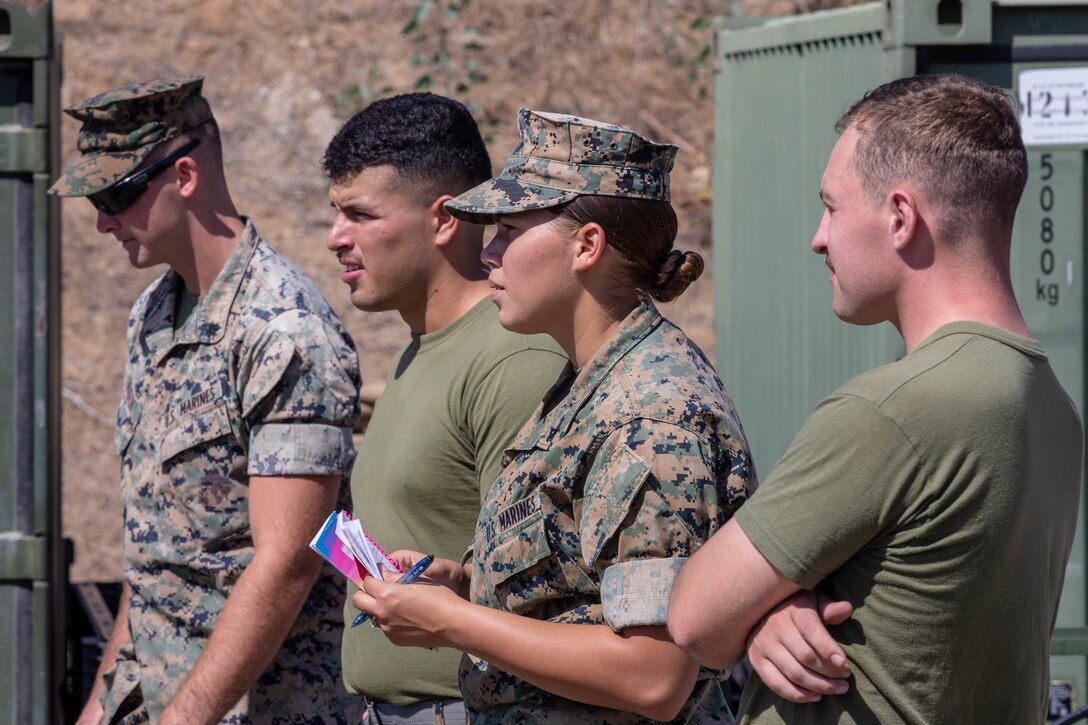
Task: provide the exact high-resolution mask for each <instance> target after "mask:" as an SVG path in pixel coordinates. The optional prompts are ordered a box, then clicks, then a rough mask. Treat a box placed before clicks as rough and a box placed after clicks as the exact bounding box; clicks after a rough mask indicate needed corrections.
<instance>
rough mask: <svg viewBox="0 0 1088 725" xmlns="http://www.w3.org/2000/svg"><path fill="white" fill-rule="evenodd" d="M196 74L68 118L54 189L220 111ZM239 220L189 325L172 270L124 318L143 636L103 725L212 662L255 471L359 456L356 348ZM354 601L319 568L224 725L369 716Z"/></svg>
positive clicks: (244, 556)
mask: <svg viewBox="0 0 1088 725" xmlns="http://www.w3.org/2000/svg"><path fill="white" fill-rule="evenodd" d="M201 80H202V79H200V78H199V77H195V78H187V79H181V80H178V81H153V82H150V83H144V84H135V85H130V86H124V87H121V88H119V89H117V90H115V91H111V92H109V93H106V94H102V95H100V96H97V97H95V98H92V99H90V100H89V101H86V102H85V103H83V104H80V105H78V106H75V107H73V108H70V109H67V110H68V112H69V113H70V114H71V115H72V116H74V117H76V118H77V119H79V120H82V121H83V122H84V125H83V129H82V131H81V134H80V144H79V147H80V150H81V152H83V154H84V158H83V159H82V160H81V161H79V162H77V163H75V164H73V165H72V166H71V167H69V169H68V170H67V171H66V172H65V175H64V176H63V177H62V178H61V179H60V181H58V182H57V185H56V186H55V187H54V191H55V192H56V193H61V194H63V195H68V196H86V195H90V194H95V193H98V192H100V191H103V190H108V189H109V187H110V185H111V184H113V183H115V182H116V181H118V180H119V179H120V178H121V177H123V176H125V175H126V174H129V173H131V172H132V171H133V169H135V168H136V167H137V166H139V165H140V164H141V163H142V162H143V161H144V160H145V159H146V157H147V154H148V153H149V152H150V150H151V149H153V148H154V147H155V145H157V144H158V143H160V142H162V141H166V140H168V139H170V138H173V137H174V136H177V135H179V134H181V133H184V132H186V131H189V130H191V129H193V128H195V127H197V126H199V125H200V124H203V123H205V122H207V121H208V120H209V119H211V112H210V110H209V109H208V105H207V102H206V101H205V100H204V99H203V98H202V97H201V96H200V95H199V94H200V87H201ZM96 206H97V204H96ZM118 213H123V212H118ZM239 219H240V221H241V222H243V223H244V229H243V230H242V232H241V234H240V236H239V238H238V239H237V241H236V244H235V246H234V248H233V252H232V253H231V254H230V257H229V259H228V260H227V261H226V263H225V265H224V266H223V267H222V269H221V270H220V271H219V273H218V275H217V276H216V277H215V279H214V282H213V283H212V284H211V287H210V289H208V290H207V291H206V293H205V294H204V295H203V296H202V297H201V298H200V302H199V304H198V305H197V306H196V307H195V309H193V310H192V311H191V313H190V314H189V315H188V318H187V319H186V320H185V321H184V322H183V323H181V324H179V323H178V322H177V321H176V319H175V311H176V309H177V307H178V297H179V296H180V295H181V294H182V293H183V290H184V287H185V283H186V282H188V281H189V280H183V279H182V277H181V276H180V275H179V274H178V272H177V271H175V270H174V269H169V270H168V271H167V272H166V273H165V274H163V275H162V276H161V277H160V278H159V279H157V280H156V281H155V282H154V283H152V285H151V286H150V287H149V288H148V289H147V290H146V291H145V292H144V293H143V295H142V296H141V297H140V298H139V300H138V301H137V303H136V305H135V306H134V307H133V310H132V314H131V317H130V319H129V324H128V340H127V363H126V369H125V392H124V398H123V400H122V403H121V406H120V411H119V417H118V429H117V433H116V441H117V448H118V453H119V454H120V456H121V464H122V465H121V488H122V506H123V512H124V556H125V579H126V583H127V585H128V588H129V590H130V591H131V596H130V597H129V599H128V602H127V604H128V613H127V625H128V629H129V634H130V635H131V643H130V644H128V645H127V646H125V647H123V648H122V649H121V651H120V653H119V655H118V657H117V660H116V663H115V667H114V669H113V670H112V671H111V672H109V673H108V674H107V676H106V690H105V692H104V696H103V700H102V701H103V704H104V719H103V722H113V721H123V722H141V721H144V720H145V719H147V718H150V720H151V721H153V722H157V721H158V720H159V719H160V717H161V716H162V714H163V712H164V710H165V708H166V707H167V706H168V705H169V704H170V702H171V701H172V699H173V698H174V696H175V695H176V693H177V691H178V689H179V687H180V686H181V685H182V683H184V682H185V680H186V677H187V676H188V675H189V673H190V672H191V671H192V670H193V668H194V666H195V665H196V663H197V661H198V659H199V658H200V657H201V655H202V653H203V652H204V649H205V646H206V645H207V643H208V640H209V638H210V637H211V635H212V631H213V629H214V628H215V627H216V625H217V623H218V620H219V617H220V615H221V614H222V612H223V610H224V608H225V607H226V606H227V602H228V598H229V597H230V596H231V594H232V592H233V590H234V588H235V585H236V583H237V582H238V580H239V578H240V577H241V576H242V574H243V572H244V571H245V570H246V568H247V566H249V565H250V563H251V561H252V560H253V558H254V555H255V553H256V547H255V545H254V536H253V531H252V528H251V519H250V508H249V505H250V478H251V477H253V476H262V477H263V476H267V477H316V476H333V477H340V478H342V477H343V476H345V475H346V474H347V473H348V472H349V471H350V468H351V464H352V461H353V459H354V455H355V451H354V447H353V444H352V439H351V429H352V426H353V424H354V422H355V420H356V418H357V417H358V415H359V412H360V411H359V403H358V396H357V390H358V385H359V372H358V358H357V355H356V352H355V348H354V344H353V342H352V340H351V338H350V336H349V335H348V333H347V331H346V329H345V328H344V326H343V324H342V322H341V321H340V320H339V318H337V316H336V314H335V313H334V312H333V311H332V309H331V308H330V307H329V305H328V303H327V302H326V300H325V299H324V298H323V297H322V295H321V294H320V292H319V291H318V290H317V289H316V287H315V286H314V285H313V283H312V282H311V281H310V280H309V279H307V278H306V277H305V276H304V275H303V274H302V273H301V272H299V271H298V270H297V269H296V268H295V267H294V266H292V265H291V264H290V263H289V262H287V261H286V260H285V259H284V258H283V257H281V256H280V255H279V254H278V253H277V252H276V251H275V250H274V249H273V248H272V247H271V246H269V245H268V243H267V242H265V241H263V240H262V239H261V238H260V237H259V236H258V234H257V231H256V229H255V228H254V226H253V224H252V223H251V222H250V221H249V220H247V219H245V218H244V217H241V218H239ZM197 251H199V250H197ZM339 491H340V493H339V496H340V498H341V501H340V503H341V504H342V505H343V504H346V503H347V500H346V498H345V497H346V493H347V488H346V486H345V485H343V484H342V485H341V486H340V488H339ZM264 535H267V534H264ZM300 546H302V547H305V542H300ZM269 594H270V595H274V594H275V592H270V593H269ZM342 606H343V586H342V582H341V580H340V579H339V577H338V576H337V575H336V574H335V572H334V571H333V570H332V568H331V567H330V566H328V565H324V566H323V569H322V572H321V574H320V576H319V578H318V581H317V583H316V584H315V585H314V587H313V588H312V590H311V591H310V593H309V596H308V597H307V598H306V599H305V602H304V603H303V604H302V608H301V612H300V613H299V614H298V616H297V619H296V620H295V621H294V624H293V625H292V626H291V628H290V631H289V633H288V634H287V636H286V639H285V640H284V642H283V645H282V647H280V649H279V651H278V652H277V653H276V655H275V658H274V660H273V661H272V662H271V664H270V665H269V666H268V667H267V668H266V669H265V670H264V672H263V673H262V674H261V675H260V676H259V678H258V679H257V681H256V682H255V683H254V684H252V686H250V687H249V688H248V692H247V693H246V694H244V695H243V696H242V698H241V699H240V700H239V701H238V702H237V703H236V704H235V705H234V706H233V707H232V708H231V709H230V711H229V712H228V713H227V714H226V715H225V716H224V718H223V720H222V722H229V723H250V722H255V723H265V722H292V723H302V722H306V723H325V722H348V721H358V717H359V715H360V713H358V710H359V708H358V706H357V704H356V703H355V702H354V698H350V697H349V696H348V695H347V693H346V691H345V690H344V689H343V686H342V684H341V681H340V658H339V653H338V644H339V641H340V637H341V630H342V617H341V614H340V612H341V608H342ZM119 623H122V622H121V620H119ZM232 674H233V673H232ZM353 710H354V711H355V712H354V713H353Z"/></svg>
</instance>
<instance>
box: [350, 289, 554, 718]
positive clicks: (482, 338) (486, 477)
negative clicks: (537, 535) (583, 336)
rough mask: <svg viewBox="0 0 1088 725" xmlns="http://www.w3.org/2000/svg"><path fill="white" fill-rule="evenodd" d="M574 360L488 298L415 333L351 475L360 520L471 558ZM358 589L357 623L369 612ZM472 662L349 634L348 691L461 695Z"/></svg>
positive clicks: (385, 695) (411, 543)
mask: <svg viewBox="0 0 1088 725" xmlns="http://www.w3.org/2000/svg"><path fill="white" fill-rule="evenodd" d="M566 362H567V358H566V356H564V355H563V354H562V352H561V351H560V348H559V347H558V345H556V344H555V342H554V341H553V340H552V339H551V338H550V337H547V336H545V335H534V336H531V337H526V336H524V335H517V334H514V333H511V332H507V331H506V330H504V329H503V328H502V326H500V325H499V320H498V310H497V308H496V307H495V305H494V304H492V302H491V301H490V300H489V299H486V298H485V299H484V300H482V301H481V302H479V303H478V304H477V305H476V306H474V307H473V308H472V309H471V310H469V311H468V312H467V313H465V314H464V315H463V316H462V317H461V318H460V319H459V320H457V321H456V322H454V323H453V324H451V325H448V326H446V327H444V328H442V329H441V330H438V331H437V332H433V333H428V334H424V335H413V336H412V341H411V342H410V343H409V344H408V346H407V347H406V348H404V349H403V350H402V351H401V352H400V354H399V355H397V356H396V357H395V358H394V360H393V367H392V369H391V370H390V372H389V376H388V378H387V380H386V388H385V391H384V392H383V393H382V395H381V397H380V398H379V399H378V402H377V404H376V405H375V407H374V414H373V416H372V417H371V419H370V423H369V424H368V426H367V430H366V435H364V436H363V441H362V444H361V445H360V447H359V455H358V457H357V458H356V460H355V467H354V470H353V471H352V475H351V494H352V500H353V504H354V509H355V510H354V515H355V516H356V518H360V519H362V522H363V527H364V528H365V529H366V531H367V533H368V534H370V535H371V536H372V537H373V538H374V540H375V541H377V542H378V543H379V544H380V545H381V546H383V547H384V548H385V549H386V550H387V551H393V550H395V549H412V550H415V551H422V552H425V553H428V554H435V555H436V556H440V557H445V558H447V559H453V560H457V559H460V558H461V556H462V554H464V552H465V550H466V549H467V548H468V547H469V546H471V544H472V538H473V534H474V532H475V530H476V517H477V514H478V513H479V511H480V500H481V498H482V497H483V494H484V493H485V492H486V491H487V489H488V487H490V485H491V483H492V482H493V481H494V480H495V477H496V476H497V475H498V472H499V463H500V462H501V460H502V454H503V450H504V449H505V447H506V445H507V444H508V443H509V442H510V440H511V439H512V438H513V437H514V434H516V433H517V432H518V429H519V428H521V426H522V424H523V423H524V422H525V421H526V420H528V418H529V414H530V413H532V412H533V410H534V409H535V408H536V406H537V405H539V404H540V401H541V399H542V398H543V397H544V393H546V392H547V390H548V388H549V387H550V386H551V385H552V384H553V383H554V382H555V380H556V378H557V377H558V376H559V373H560V372H561V370H562V369H563V366H564V365H565V364H566ZM354 592H355V587H354V586H353V585H350V584H349V591H348V598H347V602H346V604H345V608H344V617H345V621H346V622H347V625H350V624H351V621H352V620H353V619H354V618H355V615H356V614H357V613H358V612H357V611H356V610H355V608H354V607H353V606H352V605H351V595H352V594H353V593H354ZM460 661H461V653H460V652H457V651H455V650H452V649H440V650H438V651H434V652H432V651H429V650H426V649H421V648H417V647H397V646H395V645H393V644H391V643H390V642H389V640H388V639H386V637H385V635H384V634H382V632H381V630H379V629H373V628H371V627H365V626H364V627H355V628H351V627H350V626H346V627H345V629H344V642H343V662H344V682H345V684H346V685H347V688H348V691H349V692H352V693H354V694H357V695H365V696H367V697H370V698H372V699H374V700H379V701H383V702H387V703H390V704H393V705H398V706H407V705H413V704H416V703H418V702H421V701H423V700H433V699H445V698H460V697H461V693H460V690H459V689H458V687H457V666H458V664H459V663H460Z"/></svg>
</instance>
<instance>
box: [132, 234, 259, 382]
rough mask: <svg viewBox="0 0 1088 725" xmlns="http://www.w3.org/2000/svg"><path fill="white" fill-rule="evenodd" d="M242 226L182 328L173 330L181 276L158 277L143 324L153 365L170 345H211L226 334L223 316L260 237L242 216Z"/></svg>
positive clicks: (172, 271) (236, 290) (229, 306)
mask: <svg viewBox="0 0 1088 725" xmlns="http://www.w3.org/2000/svg"><path fill="white" fill-rule="evenodd" d="M243 219H244V220H245V223H246V227H245V229H244V230H243V231H242V235H241V237H239V239H238V243H237V244H236V245H235V247H234V251H233V252H231V255H230V257H229V258H228V259H227V263H226V264H225V265H223V269H222V270H220V271H219V276H217V277H216V278H215V281H214V282H212V286H211V289H209V290H208V294H206V295H204V297H203V299H201V301H200V304H199V305H198V306H197V308H196V309H195V310H193V313H192V314H191V315H190V316H189V320H188V321H187V322H186V323H185V327H183V328H181V329H180V330H177V331H175V330H174V310H175V308H176V305H177V295H178V290H180V285H181V284H183V283H182V280H181V277H180V276H178V274H177V272H175V271H174V270H173V269H171V270H170V271H168V272H167V273H166V274H165V275H164V276H163V278H162V283H161V284H160V286H159V294H157V295H156V298H155V299H154V300H153V301H152V303H151V304H150V305H149V306H148V311H147V322H146V323H145V325H144V330H145V344H146V345H147V346H148V348H149V349H150V350H151V354H152V355H153V356H154V359H155V364H156V365H157V364H158V363H160V362H161V361H162V360H163V358H165V357H166V355H167V353H169V352H170V350H171V349H172V348H173V347H174V345H191V344H194V343H203V344H211V343H215V342H218V341H219V340H221V339H222V337H223V335H224V333H225V332H226V326H227V316H228V315H229V314H230V308H231V305H232V304H233V303H234V298H235V297H236V296H237V294H238V288H239V287H240V286H241V284H242V279H243V278H244V276H245V271H246V269H247V268H248V267H249V260H250V257H252V256H253V251H254V250H255V249H256V248H257V242H258V241H259V239H260V237H259V236H258V235H257V229H256V228H255V227H254V226H253V222H252V221H251V220H249V219H248V218H245V217H243Z"/></svg>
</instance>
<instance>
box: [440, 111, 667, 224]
mask: <svg viewBox="0 0 1088 725" xmlns="http://www.w3.org/2000/svg"><path fill="white" fill-rule="evenodd" d="M518 133H519V134H520V137H521V138H520V140H519V142H518V145H517V146H516V147H515V148H514V151H513V152H512V153H511V154H510V158H509V159H507V160H506V165H505V166H504V167H503V170H502V173H501V174H499V176H498V177H496V178H494V179H491V180H489V181H485V182H484V183H482V184H480V185H479V186H477V187H475V188H473V189H469V190H468V191H466V192H465V193H463V194H461V195H460V196H458V197H456V198H454V199H450V200H449V201H447V202H446V204H445V206H446V209H448V210H449V212H450V214H452V215H453V216H455V217H457V218H458V219H463V220H464V221H467V222H472V223H475V224H491V223H493V222H494V221H495V218H496V217H500V216H503V215H505V214H517V213H520V212H526V211H532V210H533V209H546V208H549V207H553V206H558V205H560V204H566V203H567V202H569V201H572V200H574V198H575V197H577V196H579V195H594V196H624V197H632V198H637V199H653V200H657V201H669V171H670V170H672V164H673V159H674V158H675V157H676V151H677V147H676V146H673V145H671V144H660V143H654V142H653V141H650V140H648V139H646V138H643V137H642V136H640V135H639V134H637V133H635V132H634V131H631V130H630V129H626V128H622V127H620V126H613V125H612V124H609V123H602V122H600V121H594V120H591V119H588V118H579V117H578V116H568V115H564V114H559V113H543V112H541V111H533V110H530V109H528V108H522V109H521V110H520V111H518Z"/></svg>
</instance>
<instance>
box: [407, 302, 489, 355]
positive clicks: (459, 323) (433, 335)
mask: <svg viewBox="0 0 1088 725" xmlns="http://www.w3.org/2000/svg"><path fill="white" fill-rule="evenodd" d="M492 305H494V303H493V302H492V301H491V299H490V298H488V297H484V298H483V299H482V300H480V301H479V302H477V303H476V304H475V305H473V306H472V307H471V308H470V309H469V311H468V312H466V313H465V314H463V315H461V316H460V317H458V318H457V319H456V320H454V321H453V322H451V323H450V324H448V325H446V326H445V327H443V328H442V329H441V330H435V331H434V332H425V333H423V334H422V335H417V334H415V333H413V334H412V343H413V346H414V347H415V348H416V352H417V353H418V352H423V351H425V350H432V349H434V348H435V347H437V346H438V345H441V344H442V343H443V341H445V340H448V339H449V338H451V337H453V336H454V335H456V334H457V331H458V330H460V329H462V328H464V327H466V326H467V325H469V324H470V323H471V322H472V321H473V320H475V319H476V318H477V317H479V316H480V315H482V314H484V313H485V312H486V311H487V309H488V307H489V306H492Z"/></svg>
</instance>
